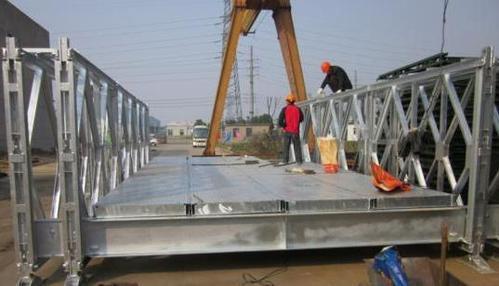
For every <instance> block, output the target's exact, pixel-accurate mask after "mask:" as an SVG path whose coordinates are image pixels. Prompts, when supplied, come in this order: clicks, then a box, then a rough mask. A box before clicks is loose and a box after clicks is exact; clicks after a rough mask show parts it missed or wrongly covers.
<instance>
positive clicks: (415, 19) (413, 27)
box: [10, 0, 499, 125]
mask: <svg viewBox="0 0 499 286" xmlns="http://www.w3.org/2000/svg"><path fill="white" fill-rule="evenodd" d="M10 2H12V3H13V4H14V5H16V6H17V7H18V8H20V9H21V10H22V11H23V12H24V13H26V14H27V15H29V16H30V17H32V18H33V19H34V20H35V21H37V22H38V23H39V24H41V25H42V26H43V27H45V28H46V29H47V30H48V31H49V32H50V37H51V45H52V46H53V47H56V46H57V45H56V43H57V40H58V38H59V37H61V36H67V37H69V38H70V41H71V46H72V47H73V48H75V49H77V50H78V51H79V52H81V53H82V54H83V55H84V56H85V57H87V58H88V59H90V60H91V61H92V62H93V63H94V64H96V65H97V66H99V67H100V68H101V69H102V70H104V71H105V72H106V73H107V74H108V75H110V76H111V77H112V78H114V79H115V80H116V81H117V82H119V83H120V84H121V85H122V86H124V87H125V88H126V89H128V90H129V91H131V92H132V93H133V94H134V95H135V96H137V97H138V98H140V99H142V100H143V101H144V102H146V103H147V104H148V105H149V107H150V113H151V115H153V116H154V117H156V118H158V119H160V120H161V122H162V124H163V125H164V124H167V123H168V122H173V121H194V120H195V119H197V118H201V119H203V120H205V121H208V120H209V119H210V117H211V111H212V107H213V103H214V97H215V93H216V89H217V84H218V78H219V76H220V69H221V59H220V56H221V51H222V41H221V39H222V24H221V21H222V18H221V16H222V15H223V9H224V1H223V0H78V1H76V0H44V1H40V0H10ZM291 5H292V14H293V21H294V25H295V30H296V35H297V40H298V46H299V49H300V57H301V62H302V67H303V71H304V76H305V85H306V88H307V92H308V93H309V94H312V95H313V94H315V92H316V90H317V88H318V87H319V85H320V84H321V82H322V79H323V76H324V75H323V74H322V73H321V71H320V64H321V63H322V61H324V60H329V61H331V62H332V63H333V64H335V65H339V66H341V67H343V68H344V69H345V70H346V71H347V73H348V74H349V76H350V79H351V80H352V82H356V83H357V85H358V86H361V85H365V84H371V83H374V82H375V81H376V78H377V76H378V75H379V74H382V73H384V72H387V71H389V70H392V69H395V68H397V67H400V66H402V65H405V64H408V63H411V62H414V61H416V60H419V59H422V58H424V57H427V56H430V55H433V54H435V53H438V52H440V46H441V38H442V36H441V33H442V12H443V0H418V1H409V0H376V1H372V0H349V1H344V0H294V1H293V0H292V1H291ZM497 11H499V1H497V0H475V1H469V0H450V1H449V6H448V9H447V23H446V32H445V48H444V51H447V52H449V54H450V55H452V56H479V55H480V53H481V50H482V48H484V47H485V46H495V47H498V48H499V31H498V30H497V28H498V27H499V17H497ZM253 29H254V31H255V33H254V34H251V35H249V36H247V37H243V38H241V40H240V42H239V47H238V54H237V58H238V62H239V68H238V73H239V78H240V84H241V94H242V109H243V116H244V117H246V116H248V112H249V103H250V96H249V95H250V87H249V81H250V79H249V74H250V73H249V66H250V64H249V63H250V52H249V51H250V47H251V46H253V50H254V59H255V67H256V68H255V81H254V87H255V98H256V110H255V114H263V113H266V110H267V107H266V99H267V98H269V97H271V98H275V99H277V100H278V102H279V107H280V106H282V105H283V104H284V98H285V96H286V95H287V94H288V92H289V84H288V81H287V76H286V73H285V69H284V65H283V61H282V56H281V53H280V49H279V43H278V40H277V35H276V31H275V26H274V23H273V19H272V16H271V12H269V11H263V12H262V13H261V14H260V16H259V18H258V19H257V21H256V23H255V25H254V28H253ZM279 107H278V108H279ZM277 113H278V111H277Z"/></svg>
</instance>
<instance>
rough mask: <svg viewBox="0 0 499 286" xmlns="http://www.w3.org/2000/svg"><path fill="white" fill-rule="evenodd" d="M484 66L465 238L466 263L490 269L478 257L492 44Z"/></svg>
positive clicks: (479, 86) (479, 71) (476, 101)
mask: <svg viewBox="0 0 499 286" xmlns="http://www.w3.org/2000/svg"><path fill="white" fill-rule="evenodd" d="M482 59H483V62H484V65H483V66H482V67H480V68H478V69H477V70H476V74H475V98H474V101H473V123H472V126H473V128H472V138H473V140H472V145H471V148H470V153H471V154H469V155H468V158H472V159H471V160H467V161H468V163H469V170H470V174H469V189H468V212H467V220H466V230H465V239H466V241H468V242H469V245H468V247H469V249H468V250H469V252H470V256H469V257H468V262H469V263H471V264H472V266H474V267H475V268H476V269H477V270H478V271H481V272H489V271H491V269H490V267H489V266H488V264H487V263H486V262H485V260H484V259H483V258H482V257H481V256H480V253H481V252H482V251H483V247H484V241H485V225H484V224H485V216H486V211H487V210H486V208H487V190H488V184H489V175H490V160H491V145H492V136H493V132H494V131H493V129H492V128H493V126H492V116H491V115H492V114H493V108H494V106H495V104H494V99H495V76H496V74H495V72H494V67H495V63H494V60H495V58H494V52H493V49H492V48H491V47H488V48H486V49H485V50H484V51H483V56H482Z"/></svg>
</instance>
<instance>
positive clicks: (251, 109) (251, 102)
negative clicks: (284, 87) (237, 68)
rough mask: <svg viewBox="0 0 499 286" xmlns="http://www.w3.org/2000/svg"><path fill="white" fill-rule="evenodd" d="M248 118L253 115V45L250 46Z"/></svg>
mask: <svg viewBox="0 0 499 286" xmlns="http://www.w3.org/2000/svg"><path fill="white" fill-rule="evenodd" d="M249 68H250V74H249V76H250V118H253V117H254V116H255V73H254V70H255V65H254V60H253V46H251V47H250V67H249Z"/></svg>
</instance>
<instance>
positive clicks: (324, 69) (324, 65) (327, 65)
mask: <svg viewBox="0 0 499 286" xmlns="http://www.w3.org/2000/svg"><path fill="white" fill-rule="evenodd" d="M330 67H331V63H330V62H328V61H325V62H323V63H322V65H321V70H322V72H323V73H327V72H328V71H329V68H330Z"/></svg>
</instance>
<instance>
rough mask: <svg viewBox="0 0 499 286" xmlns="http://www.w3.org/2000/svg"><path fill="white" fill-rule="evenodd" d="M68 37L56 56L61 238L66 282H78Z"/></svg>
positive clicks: (74, 142) (75, 157) (73, 118)
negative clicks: (66, 274)
mask: <svg viewBox="0 0 499 286" xmlns="http://www.w3.org/2000/svg"><path fill="white" fill-rule="evenodd" d="M70 53H71V51H70V49H69V40H68V39H67V38H61V39H60V41H59V55H58V57H57V58H56V60H55V64H54V65H55V79H56V110H57V142H58V147H59V148H58V151H59V170H58V174H59V184H60V186H61V207H62V212H61V214H62V241H63V250H64V261H65V262H64V266H65V269H66V271H67V272H68V276H67V278H66V281H65V285H78V284H79V283H80V277H79V274H80V271H81V269H82V258H83V253H82V241H81V228H80V223H81V209H82V200H81V199H82V198H81V190H80V185H79V178H78V177H79V160H78V153H79V152H78V149H77V145H78V132H77V121H78V120H77V112H76V101H75V99H76V96H75V89H74V65H73V61H72V58H71V54H70Z"/></svg>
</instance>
